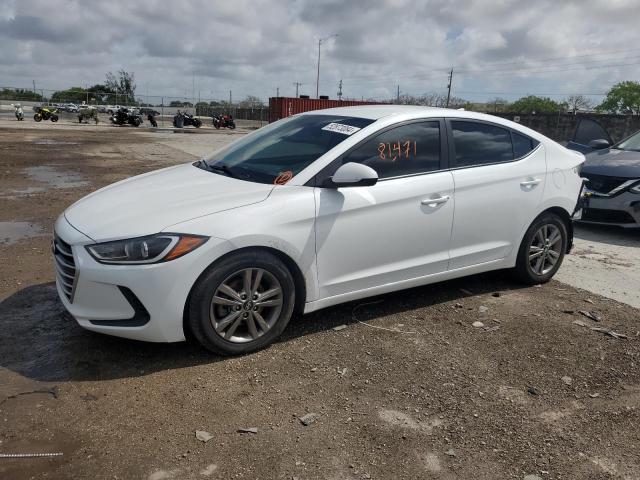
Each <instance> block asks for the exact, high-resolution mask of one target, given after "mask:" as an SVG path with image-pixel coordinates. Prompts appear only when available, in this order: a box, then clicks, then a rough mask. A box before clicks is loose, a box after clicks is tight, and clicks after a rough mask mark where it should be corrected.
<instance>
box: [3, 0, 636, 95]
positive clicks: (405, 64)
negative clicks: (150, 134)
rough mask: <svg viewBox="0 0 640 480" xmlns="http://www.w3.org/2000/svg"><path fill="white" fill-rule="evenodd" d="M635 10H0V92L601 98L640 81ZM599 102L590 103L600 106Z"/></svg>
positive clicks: (176, 6) (289, 5)
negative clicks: (133, 87) (129, 84)
mask: <svg viewBox="0 0 640 480" xmlns="http://www.w3.org/2000/svg"><path fill="white" fill-rule="evenodd" d="M638 18H640V0H576V1H570V0H536V1H531V0H475V1H472V0H376V1H374V0H351V1H349V0H233V1H213V0H180V1H176V0H134V1H129V0H127V1H125V0H109V1H107V0H100V1H98V0H95V1H88V0H0V45H1V48H0V86H12V87H21V86H24V87H28V88H32V81H33V80H34V79H35V81H36V86H37V88H38V89H41V88H44V89H59V88H67V87H70V86H85V85H92V84H95V83H102V82H103V80H104V74H105V73H106V72H107V71H116V70H119V69H125V70H127V71H132V72H134V73H135V77H136V81H137V85H138V90H137V93H139V94H146V93H147V92H148V93H149V94H150V95H162V96H166V97H169V96H175V97H180V96H182V97H185V96H186V97H191V96H192V95H193V92H194V91H195V95H196V97H197V96H198V95H200V96H201V97H202V98H207V99H209V98H218V99H224V98H228V96H229V90H233V99H234V101H235V100H239V99H242V98H244V97H245V96H246V95H256V96H258V97H261V98H263V99H266V98H268V97H269V96H274V95H275V94H276V88H277V87H279V88H280V94H281V95H288V96H292V95H294V94H295V86H294V85H293V82H301V83H302V84H303V85H302V86H301V90H300V93H303V94H310V95H311V96H314V95H315V88H316V87H315V82H316V62H317V54H318V38H321V37H327V36H329V35H332V34H337V35H338V36H337V37H335V38H332V39H330V40H327V41H326V42H325V43H323V45H322V60H321V78H320V94H325V95H330V96H331V97H332V98H334V97H335V95H336V92H337V84H338V81H339V80H340V79H342V80H343V93H344V95H345V97H350V98H361V97H365V98H378V99H384V98H388V97H391V96H395V94H396V88H397V85H400V91H401V93H406V94H414V95H419V94H423V93H434V92H436V93H438V92H443V91H445V89H446V85H447V75H448V70H449V69H450V68H452V67H453V68H454V80H453V91H452V94H453V95H455V96H458V97H463V98H467V99H469V100H472V101H484V100H488V99H492V98H495V97H504V98H507V99H514V98H518V97H520V96H522V95H525V94H544V95H548V96H552V98H556V99H561V98H563V97H564V96H566V95H568V94H572V93H582V94H599V93H602V92H606V91H607V90H608V88H609V87H610V86H611V85H612V84H614V83H616V82H618V81H621V80H640V41H639V40H640V33H639V30H638ZM595 98H596V99H598V97H595Z"/></svg>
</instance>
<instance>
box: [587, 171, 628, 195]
mask: <svg viewBox="0 0 640 480" xmlns="http://www.w3.org/2000/svg"><path fill="white" fill-rule="evenodd" d="M583 175H584V176H585V177H587V179H588V180H587V183H586V186H587V188H588V189H589V190H593V191H594V192H598V193H609V192H611V191H612V190H614V189H615V188H617V187H619V186H620V185H622V184H623V183H624V182H627V181H629V179H628V178H625V177H609V176H607V175H593V174H590V173H583Z"/></svg>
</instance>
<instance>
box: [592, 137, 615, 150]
mask: <svg viewBox="0 0 640 480" xmlns="http://www.w3.org/2000/svg"><path fill="white" fill-rule="evenodd" d="M610 146H611V144H610V143H609V140H605V139H604V138H599V139H598V140H591V141H590V142H589V148H593V149H594V150H603V149H605V148H609V147H610Z"/></svg>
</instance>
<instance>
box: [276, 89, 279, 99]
mask: <svg viewBox="0 0 640 480" xmlns="http://www.w3.org/2000/svg"><path fill="white" fill-rule="evenodd" d="M279 96H280V87H276V98H278V97H279Z"/></svg>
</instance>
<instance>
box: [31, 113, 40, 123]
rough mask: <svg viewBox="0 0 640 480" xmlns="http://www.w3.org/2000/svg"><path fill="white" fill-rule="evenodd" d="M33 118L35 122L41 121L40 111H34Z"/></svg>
mask: <svg viewBox="0 0 640 480" xmlns="http://www.w3.org/2000/svg"><path fill="white" fill-rule="evenodd" d="M33 119H34V120H35V121H36V122H39V121H41V120H42V114H40V113H36V114H35V115H34V116H33Z"/></svg>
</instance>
